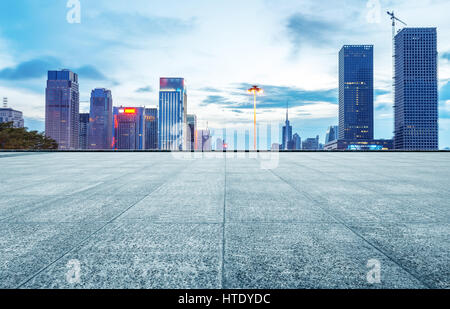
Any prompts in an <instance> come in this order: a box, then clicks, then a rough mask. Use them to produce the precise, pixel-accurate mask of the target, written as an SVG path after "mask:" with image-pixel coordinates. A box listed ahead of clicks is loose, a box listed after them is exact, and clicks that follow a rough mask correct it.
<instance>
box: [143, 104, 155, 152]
mask: <svg viewBox="0 0 450 309" xmlns="http://www.w3.org/2000/svg"><path fill="white" fill-rule="evenodd" d="M145 149H147V150H158V109H157V108H146V109H145Z"/></svg>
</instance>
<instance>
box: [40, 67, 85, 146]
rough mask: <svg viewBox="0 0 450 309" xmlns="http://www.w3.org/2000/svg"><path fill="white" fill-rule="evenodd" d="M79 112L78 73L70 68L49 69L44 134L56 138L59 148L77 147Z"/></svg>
mask: <svg viewBox="0 0 450 309" xmlns="http://www.w3.org/2000/svg"><path fill="white" fill-rule="evenodd" d="M79 113H80V94H79V87H78V75H77V74H76V73H73V72H72V71H70V70H62V71H49V72H48V79H47V88H46V91H45V135H47V136H48V137H50V138H52V139H54V140H56V142H57V143H58V145H59V149H60V150H71V149H72V150H75V149H78V144H79V123H80V118H79V117H80V116H79Z"/></svg>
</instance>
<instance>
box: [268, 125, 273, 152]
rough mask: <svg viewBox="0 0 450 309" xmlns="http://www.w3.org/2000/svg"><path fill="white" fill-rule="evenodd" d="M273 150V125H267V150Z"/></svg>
mask: <svg viewBox="0 0 450 309" xmlns="http://www.w3.org/2000/svg"><path fill="white" fill-rule="evenodd" d="M271 149H272V125H271V124H270V123H269V124H267V150H271Z"/></svg>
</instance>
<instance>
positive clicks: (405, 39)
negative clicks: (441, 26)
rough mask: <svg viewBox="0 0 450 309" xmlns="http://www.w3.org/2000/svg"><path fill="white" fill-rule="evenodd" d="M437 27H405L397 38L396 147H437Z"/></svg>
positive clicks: (402, 148) (429, 148) (420, 148)
mask: <svg viewBox="0 0 450 309" xmlns="http://www.w3.org/2000/svg"><path fill="white" fill-rule="evenodd" d="M436 41H437V34H436V28H404V29H403V30H401V31H400V32H399V33H398V34H397V35H396V37H395V55H396V57H395V77H394V85H395V86H394V87H395V138H394V143H395V149H400V150H437V149H438V148H439V136H438V135H439V133H438V132H439V130H438V118H439V116H438V75H437V61H438V59H437V47H436Z"/></svg>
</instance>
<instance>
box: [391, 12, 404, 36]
mask: <svg viewBox="0 0 450 309" xmlns="http://www.w3.org/2000/svg"><path fill="white" fill-rule="evenodd" d="M387 14H388V15H389V16H391V20H392V39H394V38H395V21H398V22H400V23H402V24H404V25H405V26H408V25H407V24H406V23H405V22H404V21H402V20H400V19H398V18H397V17H396V16H395V13H394V11H392V12H389V11H387Z"/></svg>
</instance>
